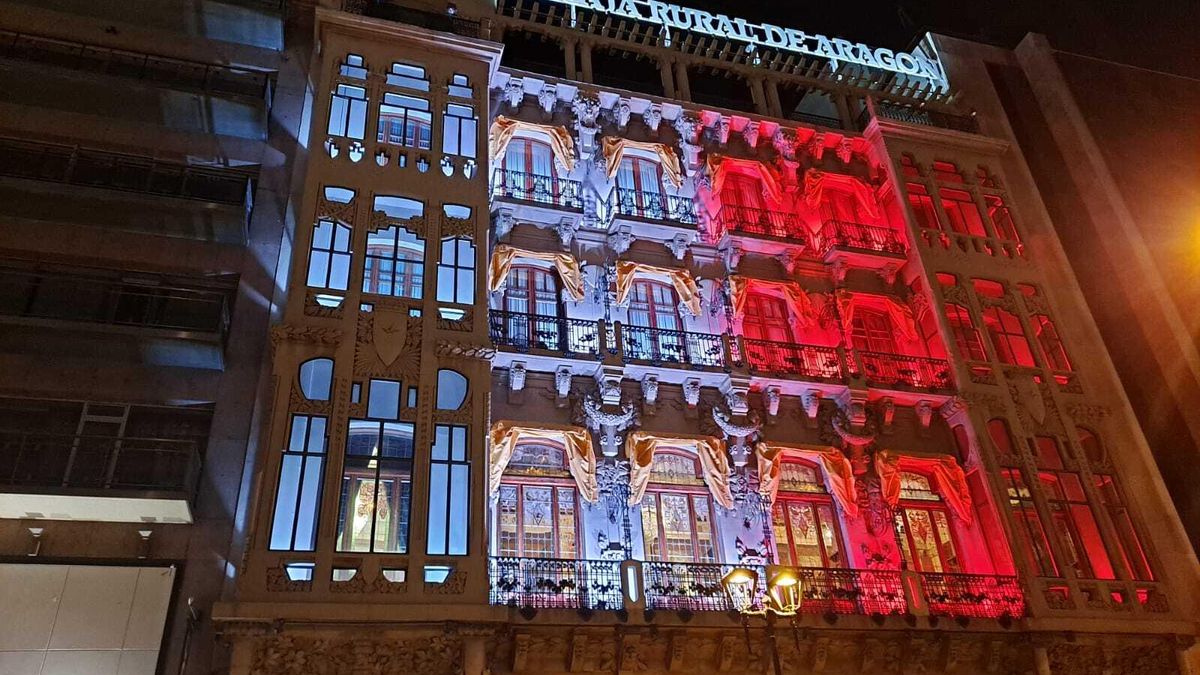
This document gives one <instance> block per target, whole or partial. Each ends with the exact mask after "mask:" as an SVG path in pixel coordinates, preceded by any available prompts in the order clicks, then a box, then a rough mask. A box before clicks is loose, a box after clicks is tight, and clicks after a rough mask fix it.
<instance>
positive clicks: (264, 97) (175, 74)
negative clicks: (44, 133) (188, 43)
mask: <svg viewBox="0 0 1200 675" xmlns="http://www.w3.org/2000/svg"><path fill="white" fill-rule="evenodd" d="M0 57H3V58H7V59H15V60H20V61H28V62H32V63H41V64H45V65H49V66H58V67H60V68H68V69H71V70H79V71H85V72H88V73H104V74H106V75H113V76H117V77H128V78H133V79H137V80H144V81H147V82H153V83H155V84H161V85H164V86H166V87H170V88H184V89H194V90H198V91H203V92H206V93H210V94H217V95H224V96H236V97H241V98H250V99H255V100H261V101H264V102H265V101H269V100H270V94H271V91H272V88H273V87H274V84H275V73H274V72H268V71H262V70H251V69H248V68H237V67H234V66H226V65H222V64H217V63H204V62H201V61H187V60H184V59H176V58H171V57H169V56H160V55H157V54H146V53H142V52H132V51H126V50H123V49H113V48H112V47H104V46H101V45H94V44H88V43H85V42H75V41H70V40H60V39H58V38H51V37H46V36H43V35H30V34H27V33H16V32H13V31H7V30H0Z"/></svg>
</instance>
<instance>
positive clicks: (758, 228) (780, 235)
mask: <svg viewBox="0 0 1200 675" xmlns="http://www.w3.org/2000/svg"><path fill="white" fill-rule="evenodd" d="M713 226H714V227H713V231H712V232H710V233H709V238H710V243H714V242H715V241H716V240H718V239H720V235H721V234H724V233H730V234H748V235H753V236H758V237H775V238H776V239H787V240H788V241H791V242H793V243H796V244H801V245H803V244H805V243H807V241H808V236H807V235H806V234H805V232H804V227H803V225H802V223H801V222H800V219H799V218H797V217H796V215H795V214H793V213H788V212H786V211H770V210H767V209H756V208H753V207H749V206H736V205H733V204H727V205H725V206H722V207H721V210H720V211H718V212H717V217H716V218H715V219H714V222H713Z"/></svg>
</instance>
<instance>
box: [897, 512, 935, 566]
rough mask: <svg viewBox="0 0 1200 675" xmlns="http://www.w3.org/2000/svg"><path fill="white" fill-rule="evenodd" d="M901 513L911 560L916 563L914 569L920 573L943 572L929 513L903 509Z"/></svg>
mask: <svg viewBox="0 0 1200 675" xmlns="http://www.w3.org/2000/svg"><path fill="white" fill-rule="evenodd" d="M903 512H904V519H905V521H906V523H907V525H908V535H909V539H910V540H911V543H912V548H913V550H912V552H911V558H912V560H913V561H915V563H916V569H917V570H918V571H921V572H942V571H944V570H943V568H942V558H941V556H940V555H939V554H938V547H937V540H936V538H935V534H934V530H933V523H932V522H931V519H930V517H929V512H928V511H923V510H920V509H903Z"/></svg>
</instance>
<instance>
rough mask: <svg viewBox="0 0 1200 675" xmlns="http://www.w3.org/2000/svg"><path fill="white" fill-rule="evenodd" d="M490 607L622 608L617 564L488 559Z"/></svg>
mask: <svg viewBox="0 0 1200 675" xmlns="http://www.w3.org/2000/svg"><path fill="white" fill-rule="evenodd" d="M488 572H489V577H490V579H491V604H493V605H508V606H510V607H533V608H536V609H548V608H563V609H580V608H583V609H601V610H604V609H609V610H617V609H622V608H623V607H624V599H623V598H622V594H621V561H619V560H553V559H547V558H496V557H493V558H490V559H489V560H488Z"/></svg>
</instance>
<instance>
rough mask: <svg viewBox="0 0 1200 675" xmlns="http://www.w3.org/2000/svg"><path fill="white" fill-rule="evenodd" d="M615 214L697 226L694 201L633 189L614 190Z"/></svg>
mask: <svg viewBox="0 0 1200 675" xmlns="http://www.w3.org/2000/svg"><path fill="white" fill-rule="evenodd" d="M612 200H613V208H614V210H615V213H619V214H620V215H622V216H630V217H633V218H646V219H648V220H661V221H665V222H671V223H679V224H681V225H695V224H696V205H695V201H694V200H693V199H690V198H688V197H679V196H677V195H668V194H663V193H661V192H645V191H642V190H635V189H633V188H617V189H615V190H613V196H612Z"/></svg>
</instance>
